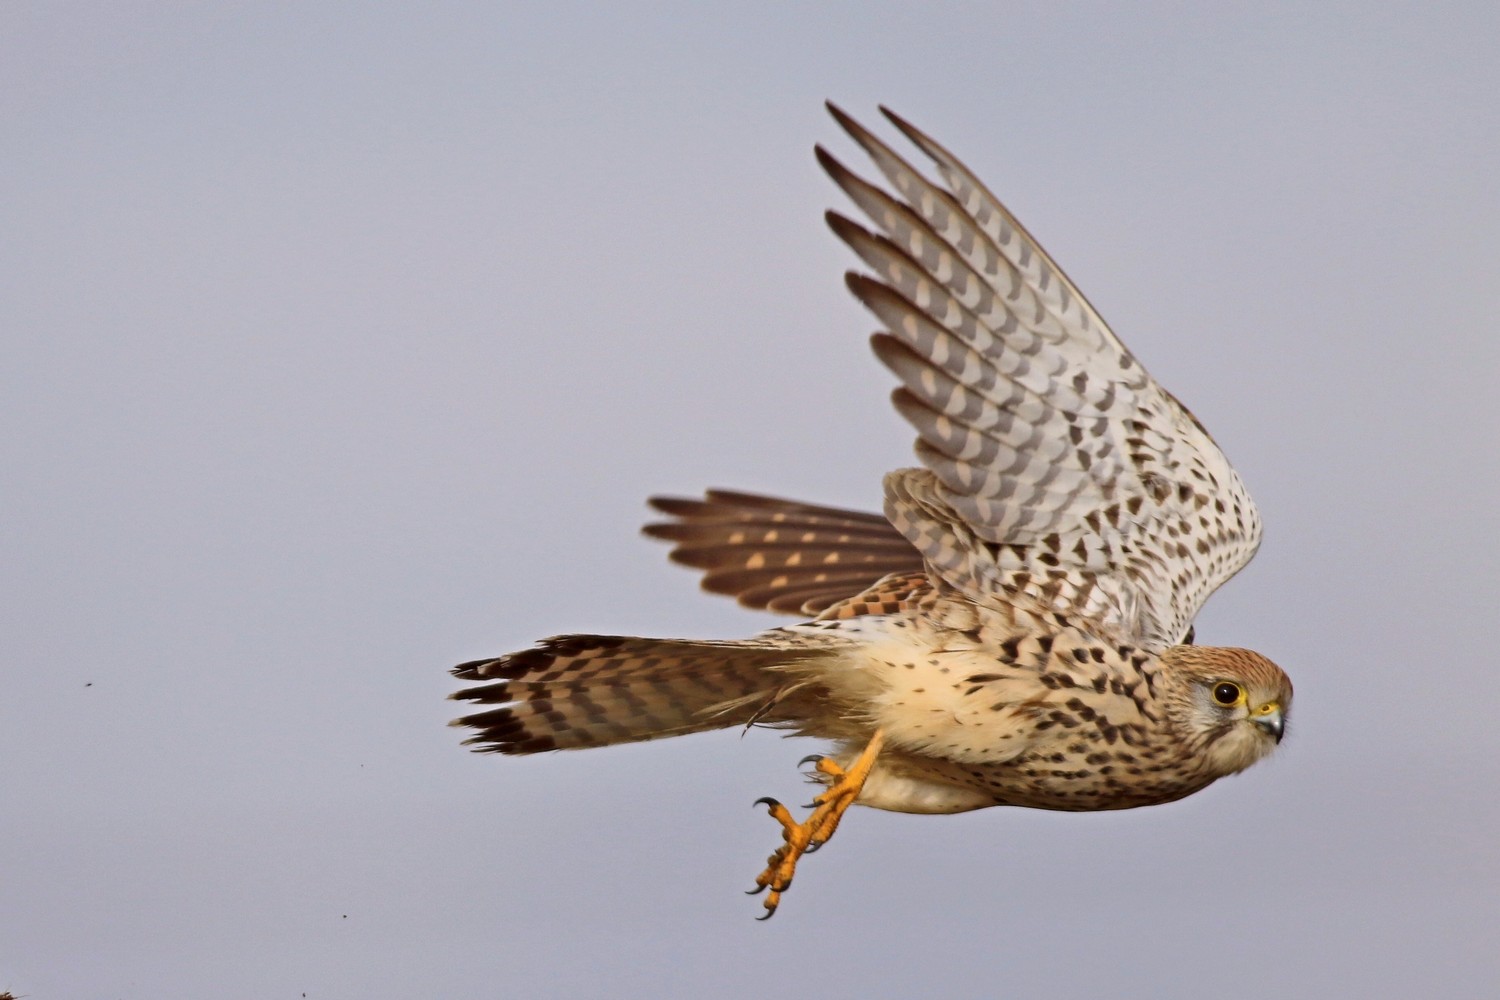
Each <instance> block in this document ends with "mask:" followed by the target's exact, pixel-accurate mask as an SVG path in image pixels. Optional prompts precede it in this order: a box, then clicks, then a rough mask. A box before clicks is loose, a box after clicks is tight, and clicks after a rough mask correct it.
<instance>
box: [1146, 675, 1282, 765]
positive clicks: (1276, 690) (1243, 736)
mask: <svg viewBox="0 0 1500 1000" xmlns="http://www.w3.org/2000/svg"><path fill="white" fill-rule="evenodd" d="M1161 662H1162V667H1163V669H1164V671H1166V672H1167V673H1169V674H1171V675H1172V676H1173V677H1174V678H1175V679H1176V680H1177V681H1178V683H1179V684H1180V685H1181V687H1180V688H1179V692H1180V693H1179V706H1180V711H1181V713H1182V714H1181V716H1180V717H1179V720H1178V721H1179V722H1181V723H1183V724H1184V725H1186V727H1187V728H1188V730H1189V732H1190V734H1191V736H1190V738H1192V739H1195V740H1198V741H1200V743H1199V745H1200V747H1201V751H1202V753H1203V755H1204V757H1205V758H1207V762H1208V766H1209V769H1210V770H1211V771H1213V772H1214V775H1215V777H1223V776H1224V775H1227V774H1233V773H1235V772H1236V771H1242V770H1244V769H1245V768H1247V767H1249V766H1250V765H1251V764H1254V763H1255V762H1256V761H1258V760H1260V759H1261V758H1262V757H1264V756H1266V755H1267V754H1269V753H1270V752H1271V751H1272V750H1274V749H1276V744H1278V743H1280V742H1281V738H1282V736H1283V735H1284V734H1285V732H1286V725H1287V718H1288V715H1289V713H1290V712H1291V708H1292V680H1291V678H1290V677H1288V676H1287V675H1286V673H1285V672H1284V671H1282V669H1281V668H1280V667H1278V666H1277V665H1276V664H1274V663H1272V662H1271V661H1270V660H1268V659H1266V658H1265V657H1264V656H1261V655H1260V654H1259V653H1254V652H1251V651H1250V650H1248V649H1228V648H1215V647H1213V646H1173V647H1172V648H1171V649H1168V650H1167V651H1166V652H1165V653H1163V654H1162V657H1161Z"/></svg>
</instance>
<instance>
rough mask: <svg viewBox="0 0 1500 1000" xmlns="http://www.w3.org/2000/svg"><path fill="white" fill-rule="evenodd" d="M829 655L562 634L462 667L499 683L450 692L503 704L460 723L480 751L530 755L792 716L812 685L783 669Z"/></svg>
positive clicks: (463, 674) (457, 672) (772, 646)
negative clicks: (794, 698) (793, 705)
mask: <svg viewBox="0 0 1500 1000" xmlns="http://www.w3.org/2000/svg"><path fill="white" fill-rule="evenodd" d="M826 652H827V651H826V650H820V649H809V648H806V647H801V648H798V647H796V646H788V645H785V644H781V643H776V642H774V641H770V640H767V639H765V638H760V639H750V640H746V641H743V642H712V641H698V642H695V641H691V640H686V639H637V638H633V637H628V636H608V635H562V636H555V637H553V638H551V639H544V640H542V641H541V642H540V643H538V644H537V645H536V646H534V647H533V648H531V649H526V650H522V651H520V652H518V653H507V654H506V655H504V656H501V657H498V658H495V659H490V660H473V661H471V662H469V663H461V664H459V665H458V666H456V667H454V668H453V675H454V676H455V677H459V678H462V679H463V680H466V681H488V682H490V683H487V684H484V685H483V686H481V687H471V688H467V689H465V690H462V691H459V692H456V693H455V694H453V695H452V696H451V697H453V698H455V699H458V700H461V701H471V702H477V703H478V704H480V705H493V706H497V707H495V708H492V709H490V710H488V711H484V712H479V713H477V714H475V715H467V716H464V717H463V718H461V719H455V720H454V721H453V723H452V725H455V726H468V727H470V728H472V729H474V730H477V732H476V733H475V734H474V735H473V736H471V737H469V738H468V739H467V740H465V741H464V742H465V743H466V744H474V745H475V750H477V751H480V752H486V753H504V754H528V753H539V752H541V751H543V750H568V749H575V748H579V747H596V746H608V745H609V744H611V743H633V742H636V741H638V740H654V739H660V738H661V737H663V736H681V735H683V734H685V733H699V732H705V731H708V730H711V729H724V728H727V727H729V726H743V725H749V724H751V723H753V722H758V721H762V720H765V721H787V720H788V717H787V716H786V715H785V708H786V707H787V706H786V705H785V704H784V703H783V698H784V697H785V696H786V695H788V694H790V693H791V692H793V691H795V690H797V689H799V688H801V687H803V686H805V684H806V682H805V680H803V679H802V678H800V677H798V676H797V675H795V674H788V673H786V672H785V671H781V670H777V669H775V668H777V667H786V666H790V665H793V664H795V663H798V662H801V661H805V660H807V659H809V658H812V657H815V656H818V655H826ZM778 709H780V711H778Z"/></svg>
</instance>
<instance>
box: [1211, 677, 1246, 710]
mask: <svg viewBox="0 0 1500 1000" xmlns="http://www.w3.org/2000/svg"><path fill="white" fill-rule="evenodd" d="M1244 697H1245V689H1244V688H1242V687H1240V686H1239V685H1238V684H1231V683H1229V682H1228V681H1221V682H1220V683H1218V684H1215V685H1214V701H1216V702H1218V703H1219V704H1220V705H1223V706H1224V707H1226V708H1228V707H1229V706H1231V705H1238V704H1239V703H1240V700H1241V699H1242V698H1244Z"/></svg>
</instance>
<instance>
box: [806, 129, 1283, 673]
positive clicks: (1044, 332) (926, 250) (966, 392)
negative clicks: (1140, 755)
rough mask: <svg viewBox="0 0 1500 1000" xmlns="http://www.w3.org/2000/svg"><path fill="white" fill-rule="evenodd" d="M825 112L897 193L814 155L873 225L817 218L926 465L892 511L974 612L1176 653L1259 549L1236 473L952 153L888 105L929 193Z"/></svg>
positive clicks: (1251, 510) (889, 501) (894, 499)
mask: <svg viewBox="0 0 1500 1000" xmlns="http://www.w3.org/2000/svg"><path fill="white" fill-rule="evenodd" d="M829 110H830V111H831V112H832V113H833V115H834V117H835V118H836V119H837V120H838V121H839V123H840V124H841V125H842V126H843V127H844V128H845V130H847V131H848V132H849V134H850V135H851V136H852V137H853V138H854V140H855V141H856V142H857V143H859V145H860V146H861V147H863V149H864V150H865V152H867V153H868V154H869V155H870V158H871V159H872V161H873V162H874V164H875V166H876V167H877V169H879V171H880V172H881V174H883V175H884V176H885V178H886V180H887V182H889V184H890V185H891V187H892V188H893V189H894V191H895V192H896V196H895V197H893V196H892V195H890V194H888V193H886V192H885V191H883V190H881V189H880V188H878V187H876V186H874V185H872V184H869V183H868V182H866V181H864V180H862V179H861V178H859V177H858V176H856V175H855V174H853V173H852V172H850V171H849V170H847V169H846V168H845V167H844V166H843V165H842V164H840V163H839V162H838V161H837V160H836V159H834V158H833V157H832V156H831V155H830V154H829V153H828V152H827V151H826V150H824V149H822V148H819V149H818V151H817V152H818V159H819V161H820V162H821V163H822V164H823V166H824V168H825V169H826V170H827V171H828V173H829V175H830V176H831V177H832V178H833V180H834V181H835V182H836V183H837V184H838V185H839V186H840V187H841V188H843V190H844V191H845V192H846V193H847V194H848V195H849V197H850V198H851V199H852V200H853V201H854V203H855V204H856V205H857V206H858V207H859V208H860V209H861V210H862V211H863V212H864V213H865V215H866V216H868V217H869V219H870V220H871V221H872V222H873V223H874V224H875V226H876V227H877V228H878V229H879V233H878V234H877V233H872V232H870V231H868V230H866V229H865V228H863V227H862V226H860V225H858V224H857V223H855V222H853V221H851V220H849V219H847V218H845V217H844V216H842V215H839V214H837V213H832V212H831V213H829V216H828V221H829V224H830V226H831V227H832V228H833V230H834V232H835V233H837V234H838V236H839V237H840V238H842V239H843V240H844V241H845V242H846V243H848V244H849V246H850V247H851V248H852V249H853V250H854V252H855V253H857V254H858V255H859V256H860V258H861V259H862V260H863V261H864V262H865V263H866V264H867V265H868V266H869V267H870V269H871V270H872V271H873V272H874V277H867V276H864V275H859V274H850V275H849V279H848V283H849V288H850V290H851V291H853V292H854V294H855V295H856V296H857V297H858V298H859V299H860V301H862V302H863V303H864V304H865V305H866V306H867V307H868V308H869V309H870V311H871V312H873V313H874V314H875V315H876V316H877V317H879V318H880V320H881V322H882V323H884V324H885V331H884V332H882V333H878V334H876V335H875V336H874V338H873V340H872V344H873V346H874V349H875V353H876V355H877V356H878V357H879V358H880V360H881V361H882V362H883V363H884V364H885V365H886V366H887V367H888V368H890V369H891V371H893V372H894V373H895V374H896V375H897V377H898V378H900V380H901V383H902V386H901V388H898V389H897V390H896V391H895V393H894V395H893V400H894V402H895V405H896V408H897V409H898V410H899V411H900V412H901V414H902V415H903V416H904V417H906V419H907V420H908V421H910V422H911V424H912V425H913V426H914V427H915V428H916V429H917V433H918V440H917V455H918V457H919V458H920V459H921V461H922V463H923V465H924V466H925V468H924V469H907V470H900V471H898V472H895V473H892V474H891V475H890V476H889V477H887V480H886V516H887V517H888V518H889V520H890V521H891V523H892V524H894V525H895V526H896V527H897V528H898V529H899V530H900V531H901V532H902V534H903V535H904V536H905V537H906V538H907V539H908V540H909V541H910V542H911V544H912V545H914V546H915V547H916V548H917V550H918V551H919V552H921V553H922V555H923V557H924V558H925V559H926V561H927V564H928V566H929V567H930V569H931V570H932V572H933V573H935V574H936V575H938V576H940V577H941V578H942V579H944V580H945V581H946V582H947V583H948V584H949V585H951V586H954V587H956V588H958V589H959V590H961V591H963V592H965V593H967V594H969V595H970V596H971V597H973V598H974V599H975V600H977V601H981V602H983V601H986V600H1000V601H1014V600H1016V599H1018V598H1025V599H1029V600H1032V601H1036V602H1040V603H1041V604H1043V605H1044V606H1046V607H1049V608H1052V609H1054V610H1057V611H1059V612H1064V613H1068V614H1074V615H1083V616H1086V617H1089V618H1092V619H1093V620H1095V621H1096V622H1098V623H1099V625H1100V626H1101V627H1103V628H1106V629H1108V630H1110V631H1113V632H1115V633H1117V634H1119V635H1121V636H1124V637H1128V638H1130V639H1131V640H1132V641H1134V642H1136V643H1137V644H1139V645H1142V646H1144V647H1146V648H1162V647H1165V646H1168V645H1171V644H1173V643H1176V642H1178V641H1181V640H1182V639H1183V637H1184V636H1185V635H1186V634H1187V632H1188V629H1189V627H1190V626H1191V624H1192V620H1193V618H1194V616H1195V615H1196V614H1197V612H1198V609H1199V608H1200V607H1201V606H1202V604H1203V602H1204V601H1205V600H1206V599H1207V598H1208V596H1209V595H1210V594H1211V593H1213V591H1214V590H1215V589H1217V588H1218V587H1219V586H1220V585H1221V584H1222V583H1223V582H1224V581H1225V580H1227V579H1229V577H1231V576H1233V575H1234V573H1236V572H1237V571H1238V570H1239V569H1240V568H1241V567H1242V566H1244V565H1245V563H1247V562H1249V560H1250V558H1251V556H1252V555H1254V553H1255V549H1256V547H1257V546H1258V545H1259V543H1260V518H1259V514H1258V513H1257V511H1256V509H1255V504H1254V502H1253V501H1252V500H1251V498H1250V495H1249V493H1248V492H1247V491H1246V489H1245V487H1244V485H1243V484H1242V483H1241V481H1240V478H1239V476H1238V475H1237V474H1236V473H1235V471H1234V469H1233V468H1231V467H1230V465H1229V462H1228V461H1227V460H1226V459H1225V458H1224V455H1223V453H1222V452H1221V451H1220V450H1219V448H1218V446H1217V445H1215V444H1214V442H1213V439H1212V438H1210V437H1209V435H1208V433H1207V431H1205V430H1204V429H1203V427H1202V425H1201V424H1199V423H1198V421H1197V420H1196V419H1195V418H1194V417H1193V416H1192V414H1191V413H1189V412H1188V411H1187V410H1186V409H1185V408H1184V407H1183V406H1182V405H1181V404H1180V403H1178V402H1177V400H1176V399H1174V398H1173V397H1172V395H1171V394H1170V393H1168V392H1167V391H1166V390H1164V389H1162V388H1161V387H1160V386H1159V385H1158V384H1157V383H1156V381H1155V380H1154V379H1152V378H1151V376H1150V375H1149V374H1148V373H1147V372H1146V370H1145V369H1144V368H1142V367H1141V365H1140V364H1139V362H1137V361H1136V360H1135V358H1134V357H1133V356H1132V355H1131V354H1130V352H1129V351H1128V350H1127V349H1126V348H1125V346H1124V344H1122V343H1121V342H1120V340H1119V338H1117V337H1116V336H1115V335H1114V334H1113V333H1112V332H1111V331H1110V329H1109V328H1108V327H1107V326H1106V325H1105V323H1104V321H1103V320H1102V319H1100V317H1099V314H1098V313H1097V312H1096V311H1095V310H1094V309H1093V307H1092V306H1090V305H1089V304H1088V302H1087V300H1085V299H1084V298H1083V296H1082V295H1081V294H1079V292H1078V290H1077V288H1075V287H1074V285H1073V283H1072V282H1071V281H1069V280H1068V278H1067V276H1066V275H1064V274H1063V272H1062V270H1061V269H1060V268H1058V266H1057V265H1056V264H1054V263H1053V261H1052V259H1051V258H1050V257H1049V256H1048V255H1047V253H1046V252H1045V251H1044V250H1043V249H1042V248H1041V247H1040V246H1039V245H1038V244H1037V243H1036V241H1035V240H1033V239H1032V237H1031V235H1030V234H1029V233H1028V232H1027V231H1026V230H1025V229H1024V228H1023V227H1022V226H1021V225H1020V224H1019V223H1018V222H1016V220H1015V218H1014V217H1013V216H1011V214H1010V213H1009V211H1007V210H1006V208H1005V207H1004V206H1003V205H1001V204H1000V202H999V201H998V200H997V199H996V198H995V197H994V195H992V194H990V193H989V191H987V190H986V189H985V187H984V186H983V185H982V184H981V183H980V182H979V181H978V180H977V179H976V178H975V177H974V175H973V174H972V173H970V172H969V170H968V169H967V168H966V167H964V166H963V164H961V163H959V162H958V160H956V159H955V158H954V157H953V156H952V154H950V153H949V152H948V151H947V150H945V149H943V147H941V146H939V145H938V144H937V143H936V142H933V141H932V140H931V139H929V138H928V137H927V136H925V135H923V134H922V133H921V132H919V131H918V130H917V129H915V128H914V127H912V126H911V125H910V124H908V123H907V122H905V121H903V120H902V119H901V118H899V117H898V116H896V115H895V114H892V113H891V112H890V111H886V110H885V109H882V111H884V113H885V115H886V117H887V118H889V119H890V120H891V122H892V123H893V124H894V125H895V126H896V127H897V128H898V129H900V130H901V132H902V133H904V134H905V135H906V137H907V138H908V139H910V140H911V141H912V142H913V143H914V144H915V145H916V146H917V147H918V148H919V149H920V150H921V151H922V152H923V153H924V154H926V156H927V157H928V158H930V159H931V160H932V162H933V163H934V165H935V166H936V168H937V173H938V174H939V176H940V177H941V178H942V181H943V184H944V185H945V186H942V187H940V186H938V185H936V184H934V183H932V182H930V181H929V180H927V179H926V178H925V177H923V176H922V174H921V173H919V172H918V171H917V170H916V169H915V168H913V167H912V166H911V165H910V164H909V163H907V162H906V161H905V160H904V159H902V158H901V157H900V156H898V155H897V154H896V153H894V152H893V151H892V150H891V149H890V148H889V147H888V146H886V145H885V144H884V143H882V142H881V141H880V140H879V139H877V138H875V137H874V136H873V135H871V134H870V133H869V132H868V131H866V130H865V129H864V128H863V127H861V126H860V125H859V124H858V123H857V122H855V121H854V120H853V119H851V118H849V117H848V116H847V115H845V114H844V113H843V112H841V111H840V110H838V109H837V108H835V107H834V106H833V105H831V104H830V105H829Z"/></svg>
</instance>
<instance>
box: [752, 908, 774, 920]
mask: <svg viewBox="0 0 1500 1000" xmlns="http://www.w3.org/2000/svg"><path fill="white" fill-rule="evenodd" d="M774 916H776V911H775V910H767V911H766V915H765V916H763V917H756V918H755V919H756V920H770V919H771V918H772V917H774Z"/></svg>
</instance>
